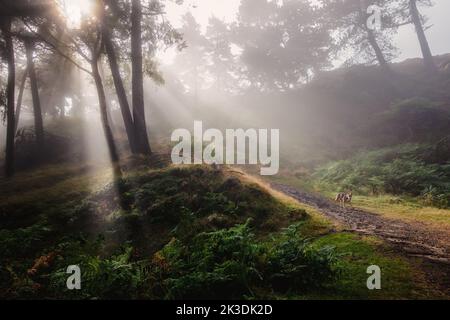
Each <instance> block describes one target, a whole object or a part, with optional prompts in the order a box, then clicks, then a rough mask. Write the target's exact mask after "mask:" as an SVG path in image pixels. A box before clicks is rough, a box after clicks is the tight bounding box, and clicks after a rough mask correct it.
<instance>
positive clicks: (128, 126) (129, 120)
mask: <svg viewBox="0 0 450 320" xmlns="http://www.w3.org/2000/svg"><path fill="white" fill-rule="evenodd" d="M105 29H106V27H105ZM103 41H104V44H105V51H106V54H107V56H108V61H109V67H110V69H111V74H112V77H113V81H114V87H115V88H116V94H117V98H118V101H119V106H120V111H121V112H122V118H123V122H124V124H125V130H126V132H127V136H128V143H129V144H130V149H131V152H132V153H133V154H134V153H136V152H137V148H136V138H135V132H134V124H133V117H132V115H131V110H130V104H129V103H128V98H127V94H126V91H125V87H124V85H123V81H122V77H121V76H120V71H119V65H118V63H117V56H116V51H115V48H114V45H113V43H112V40H111V35H110V34H109V32H108V31H107V30H105V31H104V34H103Z"/></svg>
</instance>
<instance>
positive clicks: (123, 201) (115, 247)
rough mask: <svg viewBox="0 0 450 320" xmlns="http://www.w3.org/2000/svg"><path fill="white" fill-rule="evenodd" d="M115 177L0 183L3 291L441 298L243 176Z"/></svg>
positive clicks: (397, 262)
mask: <svg viewBox="0 0 450 320" xmlns="http://www.w3.org/2000/svg"><path fill="white" fill-rule="evenodd" d="M111 179H112V178H111V175H110V172H109V170H107V169H102V168H101V167H95V168H94V167H76V166H71V167H66V168H63V167H57V166H56V167H55V166H52V167H48V168H46V169H45V170H40V171H31V172H27V173H23V174H20V175H19V176H18V177H17V178H15V179H14V180H13V181H10V182H3V183H2V184H1V185H0V188H1V192H0V194H1V196H0V197H1V199H0V200H1V201H0V203H1V206H0V222H1V225H2V229H1V230H0V252H1V260H2V267H1V269H0V277H1V281H0V283H1V288H0V296H1V297H2V298H15V297H20V298H83V299H90V298H100V299H101V298H140V299H159V298H166V299H175V298H190V299H196V298H248V299H251V298H277V299H289V298H295V299H304V298H314V297H321V298H362V299H364V298H411V297H417V296H419V293H418V292H420V296H422V297H431V296H435V295H436V293H435V292H433V291H432V290H431V289H429V288H428V287H427V286H426V284H424V283H423V281H421V280H420V279H421V277H422V276H421V275H420V273H418V271H416V270H415V269H414V267H412V266H411V265H410V264H409V263H408V262H406V260H404V259H402V258H400V257H396V256H395V255H394V254H393V253H391V252H389V249H386V247H385V246H384V245H382V244H381V243H379V242H377V241H376V240H375V239H371V238H364V237H360V236H356V235H353V234H349V233H345V232H340V231H339V230H336V227H335V226H333V225H332V224H331V223H330V222H328V221H326V220H324V218H322V217H321V216H320V215H319V214H318V213H317V212H315V210H313V209H312V208H308V207H305V206H302V205H299V204H298V203H296V202H295V201H293V200H291V199H290V198H286V197H284V196H281V195H280V194H278V193H276V192H274V191H272V190H270V189H269V188H268V187H267V186H265V185H263V184H262V183H260V182H259V181H257V180H254V179H252V178H250V177H248V176H246V175H245V174H243V173H241V172H236V171H232V170H230V169H226V168H224V169H223V170H215V169H213V168H210V167H206V166H196V167H168V168H161V169H155V168H142V169H141V170H140V171H133V172H128V174H127V176H126V178H124V179H123V180H121V181H115V182H114V181H111ZM30 186H32V187H33V188H30ZM119 190H121V191H120V192H119ZM374 263H376V264H379V265H380V266H382V267H383V268H384V269H385V270H386V271H385V272H386V274H385V278H384V279H385V280H384V290H382V291H378V292H372V291H368V290H367V288H366V282H365V280H366V279H367V274H366V272H365V271H366V268H367V267H368V266H369V265H371V264H374ZM69 265H79V266H80V267H81V270H82V279H83V280H82V286H83V289H82V290H80V291H69V290H67V289H66V280H67V276H68V275H67V274H66V268H67V266H69ZM417 279H419V280H417Z"/></svg>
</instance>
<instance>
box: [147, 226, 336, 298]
mask: <svg viewBox="0 0 450 320" xmlns="http://www.w3.org/2000/svg"><path fill="white" fill-rule="evenodd" d="M249 224H250V221H248V222H247V223H246V224H243V225H238V226H236V227H233V228H230V229H226V230H220V231H216V232H211V233H202V234H199V235H198V236H196V237H195V238H194V239H193V241H192V242H191V243H183V242H181V241H179V240H177V239H173V240H172V241H171V242H170V243H169V244H167V245H166V246H165V247H164V248H163V249H162V250H161V251H160V252H158V253H157V254H155V256H154V259H153V266H154V270H155V272H156V273H157V274H159V281H160V290H161V291H162V292H164V293H165V298H169V299H189V298H190V299H193V298H195V299H239V298H243V297H254V296H255V291H256V290H257V289H258V288H259V289H263V288H266V289H267V287H268V286H269V289H270V290H271V291H272V290H274V291H278V292H286V291H292V292H297V293H298V292H301V293H304V292H308V291H311V290H315V289H317V288H320V287H321V286H323V285H324V284H325V283H328V282H329V281H331V280H332V279H333V278H334V276H335V275H336V273H335V270H334V268H333V265H334V260H335V257H334V250H333V249H332V248H328V247H327V248H323V249H320V250H317V249H313V248H312V247H311V246H310V245H309V243H308V241H307V240H305V239H302V238H301V237H300V236H299V234H298V231H297V230H298V229H297V227H298V226H292V227H290V228H288V229H287V230H286V231H285V232H283V234H282V236H281V237H280V239H278V240H276V241H275V242H273V243H261V242H260V241H258V240H257V239H255V237H254V235H253V234H252V233H251V231H250V228H249Z"/></svg>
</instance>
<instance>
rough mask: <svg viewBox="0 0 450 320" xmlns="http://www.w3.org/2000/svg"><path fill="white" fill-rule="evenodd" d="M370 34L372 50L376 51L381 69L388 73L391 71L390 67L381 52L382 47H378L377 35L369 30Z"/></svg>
mask: <svg viewBox="0 0 450 320" xmlns="http://www.w3.org/2000/svg"><path fill="white" fill-rule="evenodd" d="M367 34H368V40H369V43H370V45H371V47H372V49H373V50H374V51H375V55H376V57H377V61H378V63H379V65H380V66H381V68H383V69H384V70H386V71H390V68H389V65H388V63H387V61H386V58H385V57H384V54H383V51H382V50H381V48H380V46H379V45H378V42H377V39H376V38H375V34H374V33H373V31H371V30H367Z"/></svg>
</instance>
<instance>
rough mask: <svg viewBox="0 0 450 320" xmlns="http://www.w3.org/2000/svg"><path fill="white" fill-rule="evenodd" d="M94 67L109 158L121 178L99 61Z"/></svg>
mask: <svg viewBox="0 0 450 320" xmlns="http://www.w3.org/2000/svg"><path fill="white" fill-rule="evenodd" d="M91 67H92V75H93V77H94V81H95V86H96V88H97V94H98V103H99V107H100V116H101V121H102V126H103V130H104V133H105V138H106V143H107V145H108V151H109V156H110V159H111V162H112V164H113V169H114V173H115V175H116V177H117V176H121V175H122V173H121V170H120V166H119V155H118V153H117V148H116V144H115V142H114V137H113V134H112V130H111V126H110V123H109V119H108V112H107V109H108V106H107V103H106V95H105V88H104V86H103V81H102V78H101V76H100V71H99V68H98V59H95V58H94V59H93V61H92V63H91Z"/></svg>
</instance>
